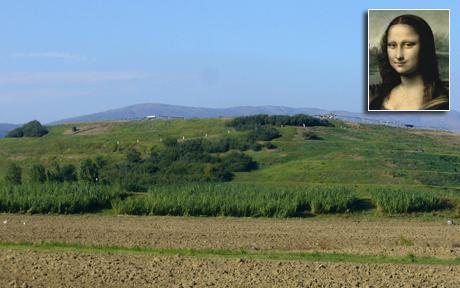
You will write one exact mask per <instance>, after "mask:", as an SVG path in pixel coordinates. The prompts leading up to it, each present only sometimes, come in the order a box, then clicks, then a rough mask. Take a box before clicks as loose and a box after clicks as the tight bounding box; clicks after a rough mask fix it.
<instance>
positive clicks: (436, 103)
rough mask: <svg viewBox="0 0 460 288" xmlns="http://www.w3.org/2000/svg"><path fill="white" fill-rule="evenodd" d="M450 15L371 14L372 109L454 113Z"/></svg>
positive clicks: (424, 12)
mask: <svg viewBox="0 0 460 288" xmlns="http://www.w3.org/2000/svg"><path fill="white" fill-rule="evenodd" d="M449 17H450V11H449V10H446V9H438V10H380V9H369V10H368V49H369V51H368V53H369V54H368V85H369V90H368V91H369V93H368V111H450V96H449V95H450V93H449V92H450V91H449V87H450V85H449V80H450V79H449V51H450V48H449V39H450V35H449V21H450V19H449Z"/></svg>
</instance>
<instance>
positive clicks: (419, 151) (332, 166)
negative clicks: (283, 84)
mask: <svg viewBox="0 0 460 288" xmlns="http://www.w3.org/2000/svg"><path fill="white" fill-rule="evenodd" d="M227 121H228V119H194V120H168V121H165V120H155V121H136V122H100V123H84V124H82V123H79V124H66V125H59V126H52V127H49V128H50V129H49V130H50V133H49V134H48V135H46V136H44V137H42V138H18V139H12V138H5V139H0V177H2V178H3V175H5V172H6V166H7V165H8V163H11V162H15V163H17V164H19V165H20V166H21V167H22V168H23V170H24V171H25V173H26V175H24V177H25V179H27V168H28V167H30V166H31V165H33V164H35V163H43V164H45V165H46V164H49V163H51V162H52V161H54V160H57V161H59V162H60V163H72V164H76V165H78V164H79V163H80V161H81V160H82V159H86V158H94V157H96V156H99V155H101V156H105V157H107V158H108V159H113V160H119V159H124V157H125V152H126V151H127V149H129V148H131V147H134V148H136V149H137V150H138V151H140V152H141V153H143V154H144V155H145V156H146V155H147V154H148V153H149V151H150V150H151V149H152V147H155V146H161V145H162V143H161V140H163V139H165V138H167V137H174V138H177V139H179V140H180V141H182V139H185V140H187V139H192V138H200V137H202V138H205V137H207V138H208V139H211V138H219V137H223V136H226V135H228V134H230V135H234V134H241V133H243V132H239V131H236V130H235V129H233V128H228V127H226V126H225V124H226V122H227ZM333 124H334V125H335V127H319V126H318V127H307V128H303V127H292V126H290V127H289V126H285V127H277V128H278V129H279V131H280V132H281V133H282V137H280V138H277V139H275V140H273V141H271V142H272V143H273V144H274V145H275V146H276V147H277V149H274V150H267V149H262V150H261V151H252V150H249V151H246V152H245V153H246V154H248V155H250V156H252V157H253V159H254V160H256V161H257V162H258V164H259V169H257V170H255V171H251V172H238V173H236V177H235V178H234V180H233V182H236V183H240V184H244V183H249V182H251V183H253V182H255V184H260V185H266V186H276V185H288V186H289V185H294V184H298V185H311V184H314V185H316V186H321V185H325V184H335V185H341V186H346V187H348V188H349V189H353V190H354V191H355V192H356V193H357V195H360V196H361V197H364V198H369V197H370V195H371V194H372V193H373V191H374V190H378V189H380V188H385V187H389V186H390V187H391V188H392V189H396V190H398V189H403V190H404V189H406V190H411V191H414V190H420V191H431V192H432V193H435V194H439V195H443V196H448V197H449V198H450V199H453V200H452V201H454V202H456V201H457V200H458V199H459V197H460V134H455V133H449V132H436V131H427V130H415V129H403V128H391V127H385V126H380V125H363V124H351V123H345V122H341V121H334V122H333ZM73 126H76V127H77V128H78V131H77V132H72V127H73ZM306 132H311V133H314V134H316V135H317V136H319V137H320V138H322V140H305V139H304V138H305V137H304V136H303V135H304V133H306ZM117 143H118V144H117ZM236 183H235V184H236ZM455 199H457V200H455ZM454 204H455V203H454ZM455 205H456V204H455Z"/></svg>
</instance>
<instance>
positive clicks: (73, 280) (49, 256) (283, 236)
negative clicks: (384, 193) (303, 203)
mask: <svg viewBox="0 0 460 288" xmlns="http://www.w3.org/2000/svg"><path fill="white" fill-rule="evenodd" d="M3 221H7V222H6V224H3ZM0 242H33V243H41V242H58V243H79V244H83V245H98V246H123V247H134V246H141V247H155V248H179V249H180V248H194V249H202V248H210V249H229V250H240V249H244V250H273V249H275V250H285V251H305V252H326V253H332V252H336V253H347V254H359V255H394V256H398V255H407V254H408V253H413V254H414V255H416V256H431V257H436V258H455V257H460V225H447V224H446V223H445V222H420V221H415V220H412V221H408V220H384V221H383V220H382V221H376V220H366V221H364V220H363V221H358V220H349V219H330V220H329V219H326V220H317V219H316V220H315V219H313V220H312V219H282V220H277V219H250V218H183V217H131V216H94V215H90V216H26V215H10V214H0ZM435 285H437V287H460V266H448V265H413V264H411V265H408V264H375V263H370V264H356V263H328V262H302V261H294V260H292V261H288V260H286V261H285V260H283V261H278V260H253V259H235V258H223V257H182V256H153V255H130V254H110V253H87V252H85V253H83V252H75V251H70V252H58V251H40V252H38V251H35V252H34V251H24V250H11V249H0V287H14V286H17V287H21V286H23V287H206V286H214V287H275V286H278V287H281V286H283V287H367V286H373V287H434V286H435Z"/></svg>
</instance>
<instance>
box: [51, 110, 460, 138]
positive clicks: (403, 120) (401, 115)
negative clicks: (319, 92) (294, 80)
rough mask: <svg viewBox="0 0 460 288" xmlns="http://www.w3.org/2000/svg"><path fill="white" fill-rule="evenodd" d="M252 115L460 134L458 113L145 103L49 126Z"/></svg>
mask: <svg viewBox="0 0 460 288" xmlns="http://www.w3.org/2000/svg"><path fill="white" fill-rule="evenodd" d="M255 114H270V115H275V114H278V115H294V114H307V115H321V114H331V115H334V117H336V118H339V119H344V120H348V121H353V122H360V123H363V122H364V123H380V124H388V125H393V126H404V125H406V124H410V125H413V126H414V127H416V128H430V129H437V130H450V131H457V132H460V112H458V111H455V110H452V111H450V112H369V113H353V112H347V111H331V110H324V109H317V108H292V107H284V106H238V107H231V108H202V107H187V106H176V105H167V104H157V103H144V104H137V105H132V106H128V107H124V108H119V109H114V110H108V111H105V112H100V113H94V114H88V115H83V116H79V117H74V118H68V119H63V120H59V121H56V122H53V123H50V124H62V123H78V122H94V121H111V120H138V119H142V118H144V117H146V116H156V117H183V118H214V117H231V116H246V115H255Z"/></svg>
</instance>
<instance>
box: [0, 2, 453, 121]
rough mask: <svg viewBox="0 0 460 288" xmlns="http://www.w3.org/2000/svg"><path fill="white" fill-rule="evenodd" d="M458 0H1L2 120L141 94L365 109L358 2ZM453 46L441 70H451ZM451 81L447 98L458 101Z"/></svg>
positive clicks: (362, 9) (55, 114)
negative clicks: (448, 61)
mask: <svg viewBox="0 0 460 288" xmlns="http://www.w3.org/2000/svg"><path fill="white" fill-rule="evenodd" d="M458 6H459V4H458V3H457V2H456V1H454V0H453V1H442V0H438V1H383V0H382V1H353V2H351V1H350V2H345V1H327V0H326V1H289V0H287V1H262V0H260V1H239V0H233V1H198V0H197V1H174V0H172V1H153V0H152V1H97V0H92V1H83V0H80V1H72V0H67V1H44V0H42V1H40V0H36V1H32V0H30V1H25V0H23V1H21V0H19V1H2V5H1V9H0V39H1V43H2V44H1V45H0V122H9V123H21V122H26V121H29V120H32V119H38V120H40V121H42V122H45V123H46V122H50V121H54V120H59V119H62V118H67V117H71V116H77V115H82V114H87V113H94V112H100V111H103V110H108V109H113V108H119V107H123V106H127V105H133V104H139V103H146V102H152V103H167V104H175V105H187V106H202V107H230V106H241V105H253V106H255V105H282V106H291V107H314V108H324V109H334V110H348V111H353V112H363V111H364V110H366V107H367V106H366V105H367V104H366V103H365V101H366V97H367V87H366V81H367V66H366V60H367V51H366V48H367V30H366V29H367V16H366V13H367V9H368V8H450V9H451V51H459V45H458V44H459V36H458V35H459V33H458V32H459V31H458V30H459V29H458V28H459V24H458V15H457V12H458V10H459V9H458V8H457V7H458ZM457 63H458V57H457V55H456V54H453V53H452V55H451V79H460V75H459V73H458V69H459V68H458V65H456V64H457ZM458 88H459V85H458V82H457V83H455V82H453V83H452V84H451V101H452V102H451V108H452V109H455V110H459V109H460V108H459V105H460V100H459V97H458V96H459V95H458V91H459V89H458Z"/></svg>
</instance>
